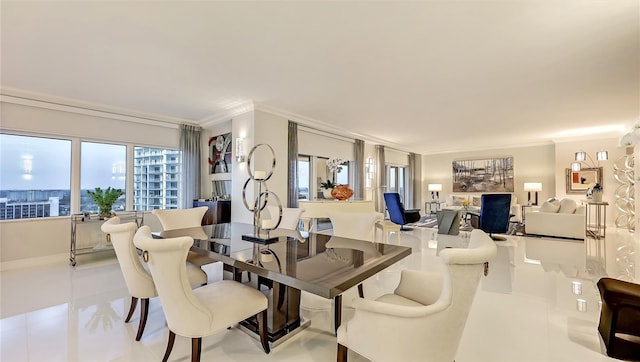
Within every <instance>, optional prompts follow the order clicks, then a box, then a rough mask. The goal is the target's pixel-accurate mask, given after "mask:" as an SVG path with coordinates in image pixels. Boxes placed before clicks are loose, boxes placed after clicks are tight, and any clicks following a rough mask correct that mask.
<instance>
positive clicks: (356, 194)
mask: <svg viewBox="0 0 640 362" xmlns="http://www.w3.org/2000/svg"><path fill="white" fill-rule="evenodd" d="M353 154H354V156H355V160H354V161H355V169H354V173H353V198H354V200H364V188H365V182H364V178H365V172H364V171H365V170H364V141H363V140H359V139H356V140H355V144H354V145H353Z"/></svg>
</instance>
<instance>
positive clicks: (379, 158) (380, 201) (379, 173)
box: [373, 145, 387, 213]
mask: <svg viewBox="0 0 640 362" xmlns="http://www.w3.org/2000/svg"><path fill="white" fill-rule="evenodd" d="M385 164H386V162H385V159H384V146H383V145H376V183H375V185H376V186H375V188H374V192H373V201H374V203H375V205H376V211H378V212H381V213H385V210H386V208H385V205H384V195H383V193H384V192H386V190H387V173H386V172H385V170H386V169H385Z"/></svg>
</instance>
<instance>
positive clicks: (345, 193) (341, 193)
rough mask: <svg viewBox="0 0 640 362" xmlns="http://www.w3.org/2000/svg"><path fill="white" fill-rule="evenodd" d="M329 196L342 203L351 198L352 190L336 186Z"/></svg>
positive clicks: (347, 187) (344, 186) (347, 186)
mask: <svg viewBox="0 0 640 362" xmlns="http://www.w3.org/2000/svg"><path fill="white" fill-rule="evenodd" d="M331 196H333V197H334V198H336V199H338V200H340V201H344V200H346V199H348V198H350V197H351V196H353V190H352V189H350V188H349V185H338V186H336V187H335V188H334V189H333V190H332V191H331Z"/></svg>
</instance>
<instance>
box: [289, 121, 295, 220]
mask: <svg viewBox="0 0 640 362" xmlns="http://www.w3.org/2000/svg"><path fill="white" fill-rule="evenodd" d="M288 128H289V134H288V144H287V163H288V174H287V182H288V184H289V187H287V190H288V191H287V192H288V195H287V205H288V207H298V124H297V123H296V122H292V121H289V127H288Z"/></svg>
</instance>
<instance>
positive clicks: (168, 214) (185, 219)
mask: <svg viewBox="0 0 640 362" xmlns="http://www.w3.org/2000/svg"><path fill="white" fill-rule="evenodd" d="M207 210H209V208H208V207H207V206H200V207H194V208H191V209H157V210H153V211H152V213H153V214H154V215H155V216H156V217H157V218H158V221H160V224H161V225H162V229H163V230H175V229H184V228H191V227H196V226H201V225H202V218H203V217H204V214H205V213H206V212H207Z"/></svg>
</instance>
